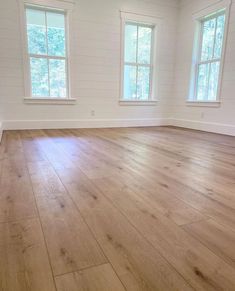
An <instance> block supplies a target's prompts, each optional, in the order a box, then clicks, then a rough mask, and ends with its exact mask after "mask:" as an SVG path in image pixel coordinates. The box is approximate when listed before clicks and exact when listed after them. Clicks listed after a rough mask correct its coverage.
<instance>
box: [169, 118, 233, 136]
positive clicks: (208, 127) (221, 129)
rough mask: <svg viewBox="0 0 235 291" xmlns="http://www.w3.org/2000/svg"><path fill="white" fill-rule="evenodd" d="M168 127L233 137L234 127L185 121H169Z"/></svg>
mask: <svg viewBox="0 0 235 291" xmlns="http://www.w3.org/2000/svg"><path fill="white" fill-rule="evenodd" d="M169 123H170V125H173V126H177V127H185V128H189V129H196V130H202V131H207V132H213V133H220V134H226V135H231V136H235V125H230V124H223V123H216V122H202V121H195V120H186V119H174V118H172V119H170V120H169Z"/></svg>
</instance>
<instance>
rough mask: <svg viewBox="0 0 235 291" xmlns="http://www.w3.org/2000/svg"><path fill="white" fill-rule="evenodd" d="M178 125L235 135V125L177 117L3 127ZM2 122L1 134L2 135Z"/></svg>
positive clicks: (6, 125)
mask: <svg viewBox="0 0 235 291" xmlns="http://www.w3.org/2000/svg"><path fill="white" fill-rule="evenodd" d="M169 125H171V126H176V127H184V128H189V129H196V130H202V131H205V132H213V133H219V134H226V135H231V136H235V125H229V124H222V123H215V122H202V121H196V120H186V119H176V118H149V119H75V120H74V119H70V120H6V121H4V122H3V126H2V129H4V130H17V129H19V130H20V129H60V128H61V129H62V128H110V127H144V126H169ZM1 132H2V131H1V124H0V136H1Z"/></svg>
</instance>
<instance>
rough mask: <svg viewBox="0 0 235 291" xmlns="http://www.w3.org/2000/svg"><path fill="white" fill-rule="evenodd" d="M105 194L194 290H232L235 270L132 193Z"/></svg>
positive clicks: (234, 281) (234, 282) (128, 191)
mask: <svg viewBox="0 0 235 291" xmlns="http://www.w3.org/2000/svg"><path fill="white" fill-rule="evenodd" d="M106 196H107V197H109V199H110V200H111V201H113V202H114V203H115V205H117V207H118V208H119V209H120V210H121V211H122V212H123V213H124V214H125V215H126V217H127V218H128V219H129V221H131V222H132V224H133V225H135V227H136V228H137V229H138V230H139V231H140V232H141V233H142V234H143V235H144V236H145V237H146V238H147V239H148V241H150V242H151V243H152V245H154V246H155V247H156V249H158V250H159V252H160V253H161V254H162V256H164V257H165V258H166V259H167V260H168V261H169V262H170V263H171V264H172V265H173V266H174V267H175V269H176V270H178V271H179V272H180V274H181V275H182V276H183V277H184V278H185V279H186V280H187V282H189V283H190V284H191V285H192V286H193V287H194V288H195V289H200V288H203V290H217V289H218V290H221V289H222V288H225V289H226V290H231V291H232V290H233V288H234V286H235V270H234V269H233V268H231V267H230V266H229V265H227V264H226V263H224V261H223V260H222V259H220V258H219V257H217V256H216V255H214V254H213V253H212V252H211V251H209V250H208V249H207V248H206V247H204V246H203V245H202V244H200V243H199V242H198V241H197V240H195V239H194V238H192V237H191V236H189V235H187V234H186V233H185V232H184V231H182V230H181V229H180V227H178V226H177V225H175V224H174V223H172V222H171V221H170V220H169V219H167V218H165V217H164V216H162V215H161V214H160V213H159V212H158V211H156V209H155V208H154V207H152V205H151V204H149V203H147V202H146V201H144V199H142V198H141V197H140V196H138V195H137V194H136V193H135V192H133V191H130V190H128V189H123V190H122V191H117V192H115V191H110V192H109V193H107V194H106ZM218 271H219V272H218ZM216 273H220V274H218V275H217V276H214V274H216ZM228 278H230V279H228ZM233 278H234V279H233Z"/></svg>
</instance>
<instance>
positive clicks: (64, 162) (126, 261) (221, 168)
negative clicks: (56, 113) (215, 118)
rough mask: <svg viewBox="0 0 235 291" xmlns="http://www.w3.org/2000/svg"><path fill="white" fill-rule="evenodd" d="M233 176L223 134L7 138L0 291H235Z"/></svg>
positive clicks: (1, 161)
mask: <svg viewBox="0 0 235 291" xmlns="http://www.w3.org/2000/svg"><path fill="white" fill-rule="evenodd" d="M234 169H235V138H234V137H227V136H222V135H217V134H209V133H204V132H198V131H192V130H186V129H178V128H174V127H157V128H156V127H148V128H115V129H113V128H107V129H63V130H59V129H58V130H24V131H5V132H4V134H3V139H2V143H1V144H0V278H1V279H0V290H4V291H9V290H10V291H15V290H16V291H28V290H29V291H31V290H33V291H34V290H36V291H39V290H40V291H41V290H43V291H47V290H55V286H54V280H53V275H54V277H55V279H56V283H57V289H58V290H59V291H61V290H63V291H64V290H68V291H73V290H98V291H101V290H112V288H113V289H114V290H119V289H120V290H123V289H124V290H131V291H132V290H133V291H138V290H141V291H142V290H153V291H156V290H161V291H165V290H166V291H168V290H172V291H175V290H180V291H182V290H206V291H208V290H213V291H214V290H231V291H233V290H234V288H235V279H234V278H235V265H234V260H235V254H234V247H233V246H234V241H235V237H234V233H235V196H234V192H235V184H234V179H235V171H234ZM35 198H36V203H35ZM36 208H38V209H36ZM38 210H39V211H38ZM38 213H39V217H37V216H38ZM120 282H121V283H120ZM105 288H106V289H105ZM58 290H57V291H58Z"/></svg>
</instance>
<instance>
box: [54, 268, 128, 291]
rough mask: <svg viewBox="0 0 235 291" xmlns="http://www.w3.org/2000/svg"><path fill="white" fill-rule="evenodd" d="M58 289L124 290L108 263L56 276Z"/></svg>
mask: <svg viewBox="0 0 235 291" xmlns="http://www.w3.org/2000/svg"><path fill="white" fill-rule="evenodd" d="M56 285H57V290H58V291H98V290H100V291H101V290H102V291H124V290H125V289H124V287H123V285H122V284H121V282H120V280H119V279H118V277H117V275H116V274H115V272H114V271H113V269H112V267H111V266H110V264H104V265H100V266H97V267H93V268H89V269H86V270H82V271H80V272H76V273H70V274H66V275H62V276H59V277H57V278H56Z"/></svg>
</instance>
